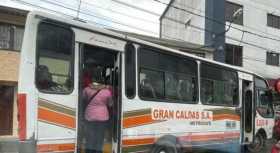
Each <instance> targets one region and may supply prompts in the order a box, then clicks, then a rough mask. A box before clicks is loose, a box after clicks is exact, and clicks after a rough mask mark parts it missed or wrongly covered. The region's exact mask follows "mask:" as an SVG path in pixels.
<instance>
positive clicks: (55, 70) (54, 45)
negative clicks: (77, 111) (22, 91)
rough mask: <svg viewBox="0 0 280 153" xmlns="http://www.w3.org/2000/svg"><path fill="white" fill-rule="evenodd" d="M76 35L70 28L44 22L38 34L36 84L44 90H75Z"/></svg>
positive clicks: (51, 91) (50, 91) (57, 91)
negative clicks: (74, 50) (74, 58)
mask: <svg viewBox="0 0 280 153" xmlns="http://www.w3.org/2000/svg"><path fill="white" fill-rule="evenodd" d="M73 37H74V35H73V31H72V30H71V29H70V28H66V27H62V26H58V25H56V24H51V23H45V22H42V23H40V24H39V27H38V34H37V47H36V48H37V65H36V86H37V88H38V89H39V90H40V91H42V92H47V93H70V92H71V91H72V90H73V82H74V81H73V72H74V66H73V64H74V63H73V61H74V60H73V49H74V46H73V45H74V38H73Z"/></svg>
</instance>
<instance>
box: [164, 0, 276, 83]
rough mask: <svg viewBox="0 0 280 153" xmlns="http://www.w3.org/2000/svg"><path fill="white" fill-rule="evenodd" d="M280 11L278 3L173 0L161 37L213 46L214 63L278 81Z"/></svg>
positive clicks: (269, 1) (256, 0)
mask: <svg viewBox="0 0 280 153" xmlns="http://www.w3.org/2000/svg"><path fill="white" fill-rule="evenodd" d="M279 8H280V3H279V1H277V0H267V1H265V2H264V1H262V0H251V1H242V0H171V1H170V3H169V4H168V6H167V8H166V10H165V11H164V13H163V14H162V16H161V18H160V35H161V37H162V38H166V36H168V37H169V38H170V37H172V38H175V39H181V40H184V41H189V42H191V43H196V44H200V45H204V46H208V47H209V46H211V47H213V48H215V52H214V60H217V61H220V62H225V63H228V64H232V65H236V66H241V67H244V68H246V69H248V70H251V71H254V72H256V73H258V74H260V75H262V76H264V77H265V78H267V79H276V78H279V76H280V63H279V54H280V49H279V48H280V11H279Z"/></svg>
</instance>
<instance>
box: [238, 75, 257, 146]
mask: <svg viewBox="0 0 280 153" xmlns="http://www.w3.org/2000/svg"><path fill="white" fill-rule="evenodd" d="M239 81H240V82H239V85H240V86H241V87H242V90H241V94H240V95H242V96H240V98H242V104H241V107H242V109H241V110H242V111H241V142H242V144H244V145H247V144H251V143H252V142H253V141H254V133H255V105H254V83H253V76H252V75H250V74H247V73H242V72H239Z"/></svg>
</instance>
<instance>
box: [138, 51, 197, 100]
mask: <svg viewBox="0 0 280 153" xmlns="http://www.w3.org/2000/svg"><path fill="white" fill-rule="evenodd" d="M139 62H140V66H139V73H140V74H139V95H140V97H141V98H144V99H153V100H161V101H169V102H179V103H195V102H196V101H197V64H196V62H195V60H191V59H186V58H183V57H179V56H176V55H169V54H164V53H161V52H157V51H153V50H150V49H144V48H142V49H141V50H140V52H139ZM170 100H172V101H170Z"/></svg>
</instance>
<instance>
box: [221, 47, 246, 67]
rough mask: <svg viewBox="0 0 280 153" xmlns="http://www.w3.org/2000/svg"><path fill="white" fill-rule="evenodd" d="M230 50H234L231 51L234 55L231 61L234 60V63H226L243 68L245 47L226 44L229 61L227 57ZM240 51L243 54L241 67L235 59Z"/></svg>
mask: <svg viewBox="0 0 280 153" xmlns="http://www.w3.org/2000/svg"><path fill="white" fill-rule="evenodd" d="M228 48H232V50H231V53H232V58H231V60H232V62H233V63H228V62H226V63H227V64H230V65H234V66H240V67H242V66H243V46H238V45H233V44H228V43H226V54H225V57H226V59H227V55H228ZM238 49H240V52H241V54H240V55H241V56H240V57H239V59H240V62H241V63H240V65H238V64H239V63H237V61H238V60H237V59H236V58H235V55H236V54H237V52H239V50H238Z"/></svg>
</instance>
